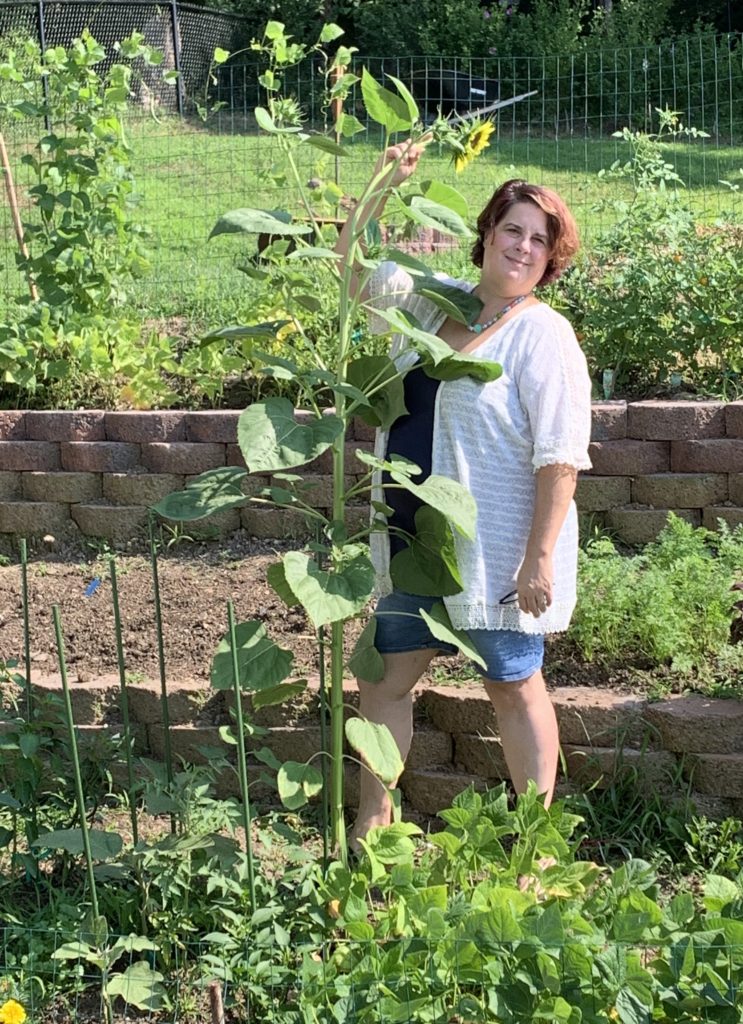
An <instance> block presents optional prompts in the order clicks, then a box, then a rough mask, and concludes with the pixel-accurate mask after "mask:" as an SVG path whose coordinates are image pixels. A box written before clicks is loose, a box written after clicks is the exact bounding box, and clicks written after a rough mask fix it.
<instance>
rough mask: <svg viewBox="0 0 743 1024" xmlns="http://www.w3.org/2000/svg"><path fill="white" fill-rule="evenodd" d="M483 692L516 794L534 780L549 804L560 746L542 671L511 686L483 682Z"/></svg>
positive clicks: (491, 681) (552, 709)
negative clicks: (489, 707) (498, 734)
mask: <svg viewBox="0 0 743 1024" xmlns="http://www.w3.org/2000/svg"><path fill="white" fill-rule="evenodd" d="M485 690H486V692H487V695H488V697H489V698H490V701H491V703H492V705H493V707H494V708H495V713H496V715H497V716H498V732H499V733H500V737H501V742H502V743H503V753H504V755H505V758H506V764H507V765H508V769H509V771H510V773H511V782H512V783H513V785H514V788H515V790H516V792H517V793H523V792H525V790H526V787H527V783H528V782H529V779H533V780H534V782H535V783H536V785H537V790H538V791H539V792H540V793H544V794H545V805H546V806H547V805H549V803H550V802H551V800H552V794H553V792H554V789H555V777H556V775H557V758H558V753H559V746H560V743H559V737H558V732H557V718H556V716H555V709H554V708H553V707H552V701H551V700H550V698H549V694H548V693H547V688H546V686H545V685H544V677H543V676H542V673H541V671H537V672H535V673H534V674H533V675H531V676H529V678H528V679H521V680H519V681H518V682H512V683H509V682H496V681H495V680H492V679H486V680H485Z"/></svg>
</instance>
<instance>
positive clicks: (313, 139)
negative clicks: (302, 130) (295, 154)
mask: <svg viewBox="0 0 743 1024" xmlns="http://www.w3.org/2000/svg"><path fill="white" fill-rule="evenodd" d="M307 142H308V143H309V144H310V145H311V146H314V147H315V149H320V150H322V152H323V153H329V154H330V155H331V156H346V155H347V154H348V150H347V149H346V147H345V146H340V145H338V143H337V142H334V141H333V139H330V138H328V136H327V135H310V137H309V138H308V139H307Z"/></svg>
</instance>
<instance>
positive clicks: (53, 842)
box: [31, 828, 124, 860]
mask: <svg viewBox="0 0 743 1024" xmlns="http://www.w3.org/2000/svg"><path fill="white" fill-rule="evenodd" d="M88 838H89V840H90V852H91V854H92V856H93V860H111V858H112V857H118V855H119V854H120V853H121V849H122V847H123V845H124V841H123V840H122V838H121V836H120V835H119V834H118V832H104V831H103V830H102V829H99V828H89V829H88ZM31 845H32V846H35V847H37V848H39V847H40V848H46V849H50V850H65V851H66V852H67V853H71V854H72V855H73V856H79V855H80V854H81V853H84V852H85V847H84V845H83V832H82V829H80V828H63V829H57V830H56V831H55V832H43V833H42V834H41V835H40V836H39V837H38V839H35V840H34V841H33V843H32V844H31Z"/></svg>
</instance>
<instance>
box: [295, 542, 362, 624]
mask: <svg viewBox="0 0 743 1024" xmlns="http://www.w3.org/2000/svg"><path fill="white" fill-rule="evenodd" d="M347 552H348V554H347V556H346V558H345V559H344V561H343V562H342V563H341V564H340V566H338V568H336V569H333V570H332V571H326V570H325V569H321V568H320V567H319V566H318V564H317V562H316V561H315V560H314V559H313V558H312V557H311V556H310V555H308V554H306V553H305V552H303V551H289V552H287V554H285V555H284V576H285V578H286V582H287V584H288V585H289V587H290V588H291V590H292V592H293V593H294V594H295V596H296V597H297V598H298V599H299V600H300V602H301V603H302V605H303V606H304V609H305V611H306V612H307V614H308V615H309V617H310V619H312V622H313V624H314V626H315V627H318V626H324V625H326V624H327V623H329V622H341V621H342V620H343V619H350V618H352V617H353V616H354V615H357V614H358V613H359V612H360V611H361V610H362V608H364V607H365V606H366V603H367V601H368V600H369V598H370V597H371V595H372V591H373V590H374V569H373V567H372V564H371V562H370V561H369V558H368V556H367V554H366V549H365V548H362V547H360V546H358V545H350V546H349V548H348V549H347Z"/></svg>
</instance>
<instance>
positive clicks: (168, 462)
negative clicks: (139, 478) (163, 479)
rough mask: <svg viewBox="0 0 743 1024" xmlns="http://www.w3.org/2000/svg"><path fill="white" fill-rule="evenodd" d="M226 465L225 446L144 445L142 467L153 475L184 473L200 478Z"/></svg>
mask: <svg viewBox="0 0 743 1024" xmlns="http://www.w3.org/2000/svg"><path fill="white" fill-rule="evenodd" d="M224 464H225V446H224V445H223V444H192V443H191V442H190V441H163V442H159V441H158V442H155V443H153V444H143V445H142V465H143V466H146V467H147V468H148V469H149V470H151V471H152V472H153V473H183V474H186V473H188V474H192V475H194V476H198V474H199V473H205V472H206V470H207V469H217V468H218V467H220V466H224Z"/></svg>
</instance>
